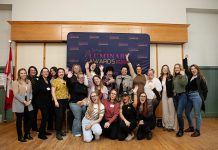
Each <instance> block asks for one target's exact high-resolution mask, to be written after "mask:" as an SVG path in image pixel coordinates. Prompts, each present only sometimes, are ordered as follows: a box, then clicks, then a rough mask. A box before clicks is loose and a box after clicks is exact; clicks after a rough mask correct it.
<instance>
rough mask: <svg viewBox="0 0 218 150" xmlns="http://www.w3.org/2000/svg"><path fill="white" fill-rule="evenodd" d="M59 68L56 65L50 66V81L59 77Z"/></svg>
mask: <svg viewBox="0 0 218 150" xmlns="http://www.w3.org/2000/svg"><path fill="white" fill-rule="evenodd" d="M57 70H58V68H57V67H54V66H53V67H51V68H50V83H52V81H53V80H54V79H56V78H57Z"/></svg>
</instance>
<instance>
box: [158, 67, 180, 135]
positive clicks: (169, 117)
mask: <svg viewBox="0 0 218 150" xmlns="http://www.w3.org/2000/svg"><path fill="white" fill-rule="evenodd" d="M159 80H160V82H161V84H162V91H161V96H162V124H163V127H164V128H165V130H167V131H175V130H176V127H177V117H176V110H175V107H174V104H173V76H172V75H171V73H170V69H169V66H168V65H163V66H162V68H161V75H160V77H159Z"/></svg>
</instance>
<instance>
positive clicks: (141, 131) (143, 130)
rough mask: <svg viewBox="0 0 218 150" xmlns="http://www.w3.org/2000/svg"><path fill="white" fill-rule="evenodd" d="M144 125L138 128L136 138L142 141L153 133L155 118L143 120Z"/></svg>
mask: <svg viewBox="0 0 218 150" xmlns="http://www.w3.org/2000/svg"><path fill="white" fill-rule="evenodd" d="M143 121H144V124H143V125H139V126H138V130H137V134H136V137H137V139H138V140H142V139H144V138H146V137H147V134H148V133H149V132H151V129H152V128H153V127H154V117H153V116H151V117H148V118H145V119H143Z"/></svg>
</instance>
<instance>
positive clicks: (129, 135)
mask: <svg viewBox="0 0 218 150" xmlns="http://www.w3.org/2000/svg"><path fill="white" fill-rule="evenodd" d="M133 138H134V133H131V134H128V136H127V137H126V139H125V140H126V141H130V140H132V139H133Z"/></svg>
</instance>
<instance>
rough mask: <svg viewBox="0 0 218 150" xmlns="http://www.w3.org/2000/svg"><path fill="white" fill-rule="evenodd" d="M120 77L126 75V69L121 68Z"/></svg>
mask: <svg viewBox="0 0 218 150" xmlns="http://www.w3.org/2000/svg"><path fill="white" fill-rule="evenodd" d="M121 75H122V76H126V75H127V68H126V67H123V68H122V69H121Z"/></svg>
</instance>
